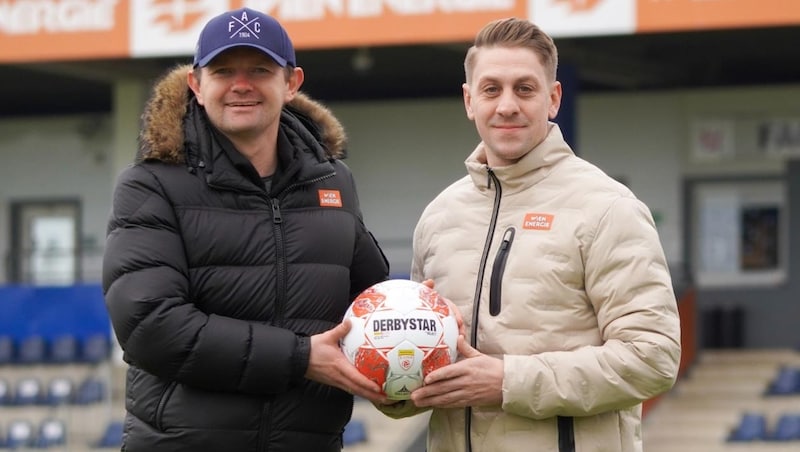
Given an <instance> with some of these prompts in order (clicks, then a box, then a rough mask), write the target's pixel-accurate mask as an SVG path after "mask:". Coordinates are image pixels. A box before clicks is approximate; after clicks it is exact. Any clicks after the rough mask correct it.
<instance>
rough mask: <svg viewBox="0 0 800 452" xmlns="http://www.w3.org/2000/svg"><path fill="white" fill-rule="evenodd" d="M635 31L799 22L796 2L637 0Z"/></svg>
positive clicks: (798, 3) (739, 26)
mask: <svg viewBox="0 0 800 452" xmlns="http://www.w3.org/2000/svg"><path fill="white" fill-rule="evenodd" d="M636 21H637V27H636V31H637V32H655V31H681V30H709V29H718V28H742V27H770V26H773V27H774V26H782V25H793V24H798V23H800V1H798V0H638V3H637V19H636Z"/></svg>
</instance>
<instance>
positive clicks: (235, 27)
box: [194, 8, 297, 67]
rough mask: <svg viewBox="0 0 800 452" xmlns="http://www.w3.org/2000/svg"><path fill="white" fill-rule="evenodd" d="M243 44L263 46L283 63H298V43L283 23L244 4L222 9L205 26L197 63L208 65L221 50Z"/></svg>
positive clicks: (276, 60) (199, 65) (261, 48)
mask: <svg viewBox="0 0 800 452" xmlns="http://www.w3.org/2000/svg"><path fill="white" fill-rule="evenodd" d="M239 46H247V47H253V48H254V49H258V50H260V51H262V52H264V53H266V54H267V55H269V56H270V57H271V58H272V59H273V60H275V62H276V63H278V64H279V65H280V66H281V67H286V65H287V64H288V65H290V66H292V67H295V66H297V62H296V61H295V57H294V46H293V45H292V41H291V39H289V35H288V34H287V33H286V30H284V28H283V26H281V24H280V23H278V21H277V20H275V19H274V18H272V17H270V16H268V15H266V14H264V13H261V12H258V11H256V10H254V9H250V8H241V9H237V10H233V11H228V12H226V13H222V14H220V15H219V16H216V17H214V18H213V19H211V20H209V21H208V23H207V24H206V26H205V27H203V31H201V32H200V38H199V39H198V40H197V49H196V50H195V54H194V67H203V66H206V65H208V63H210V62H211V60H212V59H214V57H215V56H217V55H219V54H220V53H221V52H223V51H225V50H228V49H230V48H232V47H239Z"/></svg>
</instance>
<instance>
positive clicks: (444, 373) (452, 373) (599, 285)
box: [379, 19, 680, 452]
mask: <svg viewBox="0 0 800 452" xmlns="http://www.w3.org/2000/svg"><path fill="white" fill-rule="evenodd" d="M557 63H558V56H557V50H556V47H555V45H554V43H553V41H552V39H551V38H550V37H549V36H547V35H546V34H545V33H543V32H542V31H541V30H540V29H539V28H538V27H536V26H535V25H534V24H532V23H530V22H529V21H526V20H520V19H503V20H498V21H495V22H492V23H489V24H488V25H487V26H486V27H484V28H483V30H481V31H480V32H479V33H478V35H477V38H476V40H475V43H474V46H473V47H472V48H470V50H469V52H468V53H467V56H466V61H465V64H464V66H465V70H466V83H465V84H464V85H463V92H464V105H465V107H466V111H467V116H468V117H469V118H470V119H471V120H472V121H474V122H475V125H476V128H477V130H478V133H479V134H480V137H481V140H482V141H481V143H480V144H478V146H477V148H476V149H475V150H474V151H473V152H472V154H471V155H470V156H469V157H468V158H467V160H466V162H465V164H466V168H467V172H468V175H467V176H465V177H464V178H462V179H461V180H458V181H456V182H455V183H453V184H452V185H451V186H449V187H448V188H446V189H445V190H444V191H443V192H442V193H440V194H439V195H438V196H437V197H436V198H435V199H434V200H433V201H432V202H431V203H430V204H429V205H428V207H427V208H426V209H425V211H424V213H423V214H422V216H421V218H420V219H419V223H418V224H417V227H416V230H415V233H414V260H413V263H412V275H411V277H412V279H414V280H417V281H423V280H426V279H431V280H433V281H434V283H435V286H436V289H437V290H438V291H439V293H440V294H442V295H443V296H444V297H446V298H448V299H449V300H451V301H452V302H453V303H455V304H456V305H457V306H458V308H459V309H460V311H461V313H462V316H463V318H464V326H465V327H466V331H467V335H468V336H469V337H467V338H460V341H459V353H460V355H461V357H460V360H459V361H458V362H456V363H454V364H451V365H449V366H447V367H444V368H442V369H440V370H437V371H434V372H432V373H430V374H429V375H428V376H427V377H426V379H425V386H423V387H421V388H419V389H418V390H416V391H414V392H413V393H412V396H411V400H409V401H405V402H400V403H397V404H394V405H389V406H380V407H379V408H380V409H381V410H382V411H384V412H385V413H386V414H387V415H389V416H392V417H404V416H410V415H413V414H416V413H419V412H421V411H424V410H428V409H431V408H432V409H433V412H432V415H431V419H430V425H429V434H428V452H450V451H453V452H462V451H470V452H477V451H485V452H504V451H509V452H511V451H513V452H519V451H543V452H550V451H552V452H556V451H557V452H574V451H577V452H589V451H596V452H599V451H604V452H638V451H642V434H641V404H642V402H643V401H645V400H647V399H649V398H652V397H654V396H657V395H659V394H661V393H663V392H665V391H667V390H668V389H669V388H670V387H672V385H673V384H674V382H675V378H676V376H677V372H678V363H679V360H680V326H679V320H678V311H677V303H676V299H675V295H674V292H673V288H672V282H671V279H670V274H669V270H668V267H667V263H666V259H665V257H664V253H663V250H662V247H661V243H660V241H659V237H658V233H657V231H656V228H655V224H654V222H653V218H652V215H651V213H650V211H649V209H648V208H647V206H645V205H644V204H643V203H642V202H641V201H639V200H638V199H637V198H636V197H635V196H634V194H633V193H631V191H630V190H629V189H628V188H626V187H625V186H623V185H622V184H620V183H618V182H616V181H614V180H613V179H612V178H610V177H608V176H607V175H606V174H604V173H603V172H602V171H601V170H599V169H598V168H597V167H595V166H594V165H592V164H590V163H588V162H586V161H585V160H582V159H580V158H578V157H577V156H576V155H575V154H574V153H573V151H572V150H571V149H570V147H569V145H568V144H567V143H566V142H565V141H564V139H563V137H562V134H561V131H560V130H559V127H558V126H557V125H556V124H554V123H553V122H551V120H552V119H554V118H555V117H556V114H557V113H558V109H559V106H560V102H561V84H560V82H558V81H557V80H556V68H557Z"/></svg>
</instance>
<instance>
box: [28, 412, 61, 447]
mask: <svg viewBox="0 0 800 452" xmlns="http://www.w3.org/2000/svg"><path fill="white" fill-rule="evenodd" d="M66 443H67V427H66V425H64V421H62V420H60V419H53V418H49V419H44V420H42V422H41V424H39V434H38V435H37V436H36V445H35V447H38V448H39V449H47V448H49V447H53V446H61V445H64V444H66Z"/></svg>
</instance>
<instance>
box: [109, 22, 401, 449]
mask: <svg viewBox="0 0 800 452" xmlns="http://www.w3.org/2000/svg"><path fill="white" fill-rule="evenodd" d="M302 82H303V71H302V69H301V68H299V67H297V65H296V61H295V55H294V50H293V47H292V43H291V41H290V40H289V37H288V36H287V34H286V32H285V30H284V29H283V27H281V25H280V24H279V23H278V22H277V21H275V20H274V19H273V18H271V17H269V16H266V15H264V14H262V13H259V12H257V11H254V10H250V9H240V10H236V11H230V12H227V13H224V14H222V15H220V16H217V17H216V18H214V19H212V20H211V21H209V23H208V24H206V26H205V28H204V29H203V31H202V33H201V35H200V39H199V42H198V48H197V54H196V55H195V62H194V65H193V67H192V66H189V65H186V66H181V67H177V68H175V69H173V70H172V71H170V72H169V73H168V74H167V75H166V76H165V77H164V78H163V79H162V80H160V81H159V82H158V83H157V84H156V85H155V87H154V90H153V95H152V97H151V99H150V100H149V101H148V103H147V105H146V108H145V112H144V115H143V129H142V133H141V137H140V152H139V155H138V156H137V161H136V162H135V164H134V165H132V166H130V167H128V168H127V169H126V170H125V171H124V172H123V173H122V174H121V175H120V177H119V180H118V182H117V187H116V189H115V193H114V199H113V212H112V214H111V218H110V221H109V225H108V237H107V243H106V251H105V256H104V262H103V290H104V293H105V299H106V305H107V307H108V312H109V315H110V318H111V321H112V324H113V327H114V331H115V334H116V336H117V338H118V340H119V343H120V344H121V346H122V349H123V351H124V359H125V361H126V362H127V363H128V364H129V370H128V374H127V384H126V410H127V416H126V420H125V433H124V436H123V446H122V450H123V451H130V452H134V451H146V452H158V451H170V452H176V451H192V452H197V451H204V452H208V451H236V452H246V451H253V452H255V451H270V452H279V451H287V452H324V451H339V450H341V448H342V432H343V430H344V427H345V425H346V424H347V422H348V421H349V419H350V416H351V412H352V408H353V396H352V395H351V394H356V395H358V396H361V397H364V398H367V399H369V400H371V401H373V402H377V403H383V402H385V401H386V400H385V398H384V396H383V395H382V394H381V392H380V388H379V387H378V385H376V384H375V383H373V382H372V381H370V380H369V379H367V378H366V377H364V376H362V375H361V374H360V373H358V371H357V370H356V369H355V367H353V366H352V365H350V363H349V362H348V361H347V360H346V358H345V357H344V355H343V354H342V353H341V351H340V350H339V346H338V342H339V340H340V339H341V338H342V337H344V335H345V334H346V333H347V331H348V329H349V323H340V322H341V318H342V315H343V314H344V312H345V310H346V309H347V307H348V305H349V304H350V302H351V300H352V299H353V298H354V297H355V295H357V294H358V293H359V292H360V291H362V290H363V289H365V288H367V287H368V286H370V285H372V284H374V283H376V282H378V281H382V280H385V279H386V278H387V277H388V271H389V269H388V264H387V262H386V259H385V257H384V256H383V253H382V251H381V249H380V248H379V246H378V244H377V243H376V241H375V240H374V238H373V237H372V234H371V233H370V232H369V231H368V230H367V228H366V227H365V226H364V223H363V221H362V215H361V211H360V208H359V205H358V197H357V193H356V188H355V184H354V181H353V177H352V175H351V173H350V171H349V169H348V168H347V166H345V165H344V163H342V162H341V161H340V160H339V158H341V157H343V154H344V148H343V146H344V140H345V136H344V131H343V129H342V126H341V124H340V123H339V122H338V121H337V120H336V119H335V118H334V117H333V115H332V114H331V112H330V111H329V110H327V109H326V108H325V107H323V106H322V105H320V104H319V103H316V102H314V101H313V100H311V99H310V98H308V97H307V96H305V95H304V94H302V93H300V92H299V91H298V90H299V88H300V85H301V84H302ZM187 84H188V86H187Z"/></svg>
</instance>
